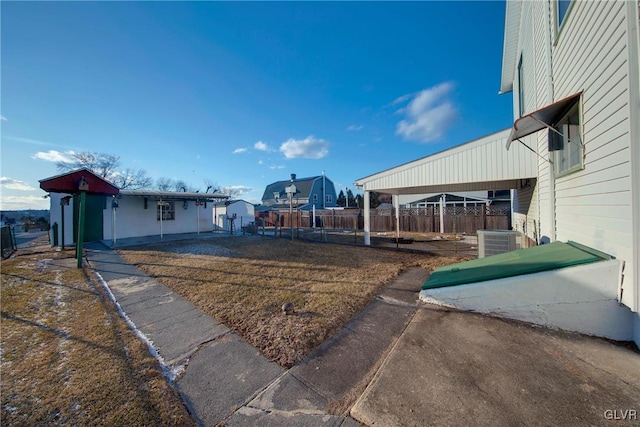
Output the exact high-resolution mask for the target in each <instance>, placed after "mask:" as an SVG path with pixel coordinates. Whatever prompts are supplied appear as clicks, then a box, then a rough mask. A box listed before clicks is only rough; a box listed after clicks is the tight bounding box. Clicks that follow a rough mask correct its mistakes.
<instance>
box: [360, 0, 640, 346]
mask: <svg viewBox="0 0 640 427" xmlns="http://www.w3.org/2000/svg"><path fill="white" fill-rule="evenodd" d="M639 14H640V2H639V1H637V0H636V1H586V0H572V1H569V0H544V1H525V0H507V3H506V25H505V39H504V46H503V61H502V80H501V92H502V93H508V92H513V112H514V118H515V122H514V124H513V127H512V128H511V129H507V130H506V131H500V132H497V133H495V134H493V135H489V136H487V137H484V138H480V139H477V140H475V141H471V142H469V143H466V144H463V145H460V146H457V147H452V148H450V149H448V150H445V151H443V152H440V153H436V154H433V155H431V156H429V157H426V158H423V159H419V160H416V161H413V162H409V163H407V164H404V165H400V166H397V167H395V168H392V169H389V170H386V171H382V172H379V173H376V174H374V175H370V176H368V177H365V178H361V179H360V180H358V181H357V182H356V184H357V185H358V186H359V187H360V188H362V189H363V190H364V193H365V196H364V219H365V233H364V239H365V243H366V244H368V243H370V235H369V224H368V221H369V203H370V202H369V195H370V193H371V192H373V191H375V192H384V193H388V194H392V195H393V197H394V199H395V198H398V197H400V196H405V195H408V194H424V193H435V192H442V193H448V192H454V191H455V192H458V191H475V190H497V189H511V190H512V191H513V202H512V203H513V211H512V223H513V224H514V228H516V229H517V230H518V231H520V232H522V233H524V234H526V235H527V236H528V237H529V238H531V239H533V240H535V242H537V243H541V244H543V243H551V244H544V245H541V246H537V247H535V248H530V249H523V250H522V251H519V252H518V253H517V254H503V255H505V257H502V256H501V255H497V256H496V257H495V258H494V257H487V258H483V259H482V261H481V260H475V261H469V263H468V264H457V265H456V266H455V267H453V268H452V269H451V270H450V271H448V272H447V271H442V272H439V271H436V272H434V274H432V275H431V279H434V278H436V277H437V276H440V277H441V278H442V279H441V280H440V283H433V281H432V283H430V281H431V279H430V281H427V283H425V285H424V286H423V289H424V290H423V291H422V292H421V299H423V300H426V301H430V302H438V303H442V304H446V305H452V306H454V307H456V308H461V309H470V310H474V311H479V312H485V313H493V314H497V315H503V316H506V317H511V318H517V319H522V320H527V321H531V322H534V323H539V324H543V325H548V326H553V327H560V328H564V329H569V330H575V331H579V332H584V333H588V334H593V335H599V336H605V337H609V338H613V339H617V340H629V339H633V340H634V341H635V342H636V343H637V344H638V345H640V314H639V313H638V312H639V311H640V274H639V273H640V239H639V238H638V236H640V71H639V70H640V64H639V61H640V59H639V53H638V52H639V45H640V40H639V38H640V35H639V30H638V27H639V25H640V18H639ZM498 145H500V146H501V147H502V150H499V149H498V148H497V147H498ZM505 147H506V148H508V150H505V149H504V148H505ZM451 165H454V166H455V167H451ZM532 166H533V169H532ZM394 204H396V205H397V203H394ZM565 242H567V243H565ZM492 259H495V261H494V260H492ZM514 260H515V261H517V262H514ZM518 260H519V261H518ZM503 262H504V264H501V263H503ZM509 262H510V263H511V264H509ZM496 263H497V264H496ZM580 263H581V265H578V264H580ZM527 266H528V267H531V268H533V270H534V271H535V270H536V269H537V271H538V272H537V273H533V272H532V271H529V272H525V270H526V269H525V267H527ZM547 268H551V269H549V270H547V271H544V272H543V271H542V269H547ZM474 271H475V272H494V273H500V274H504V273H508V276H509V277H506V276H499V278H498V276H495V278H493V279H489V278H488V277H485V278H483V279H479V280H478V281H476V282H474V281H473V280H474V279H473V277H474V275H473V274H471V273H473V272H474ZM435 273H438V274H435ZM467 273H469V274H467ZM454 276H459V277H458V279H460V278H461V279H462V280H461V281H458V282H455V283H454V282H452V279H453V278H454Z"/></svg>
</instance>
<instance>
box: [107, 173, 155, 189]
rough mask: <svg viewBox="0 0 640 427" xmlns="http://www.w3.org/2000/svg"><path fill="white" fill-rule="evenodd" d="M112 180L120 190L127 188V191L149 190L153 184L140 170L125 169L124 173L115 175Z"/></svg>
mask: <svg viewBox="0 0 640 427" xmlns="http://www.w3.org/2000/svg"><path fill="white" fill-rule="evenodd" d="M114 178H115V180H114V184H116V185H117V186H118V187H120V188H128V189H129V190H140V189H143V188H150V187H151V185H152V184H153V179H151V177H150V176H148V175H147V173H146V172H145V171H144V170H142V169H138V170H133V169H131V168H126V169H125V170H124V171H122V172H120V173H119V174H117V175H115V177H114Z"/></svg>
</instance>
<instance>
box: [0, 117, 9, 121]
mask: <svg viewBox="0 0 640 427" xmlns="http://www.w3.org/2000/svg"><path fill="white" fill-rule="evenodd" d="M0 120H2V121H3V122H7V121H8V120H7V118H6V117H5V116H0Z"/></svg>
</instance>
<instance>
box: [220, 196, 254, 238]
mask: <svg viewBox="0 0 640 427" xmlns="http://www.w3.org/2000/svg"><path fill="white" fill-rule="evenodd" d="M213 218H214V219H213V224H214V229H216V230H225V231H231V225H232V223H233V229H234V230H236V231H241V230H242V227H244V226H246V225H249V224H251V223H253V222H255V221H256V213H255V205H254V204H253V203H249V202H247V201H245V200H229V201H226V202H218V203H215V204H214V205H213Z"/></svg>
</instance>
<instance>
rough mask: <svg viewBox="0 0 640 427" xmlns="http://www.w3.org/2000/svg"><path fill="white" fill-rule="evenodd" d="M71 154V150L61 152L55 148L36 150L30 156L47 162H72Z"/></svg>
mask: <svg viewBox="0 0 640 427" xmlns="http://www.w3.org/2000/svg"><path fill="white" fill-rule="evenodd" d="M72 154H73V151H68V152H66V153H61V152H59V151H56V150H49V151H38V152H37V153H36V154H34V155H33V156H31V158H33V159H39V160H45V161H47V162H56V163H57V162H63V163H72V162H73V158H72V157H71V155H72Z"/></svg>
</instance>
